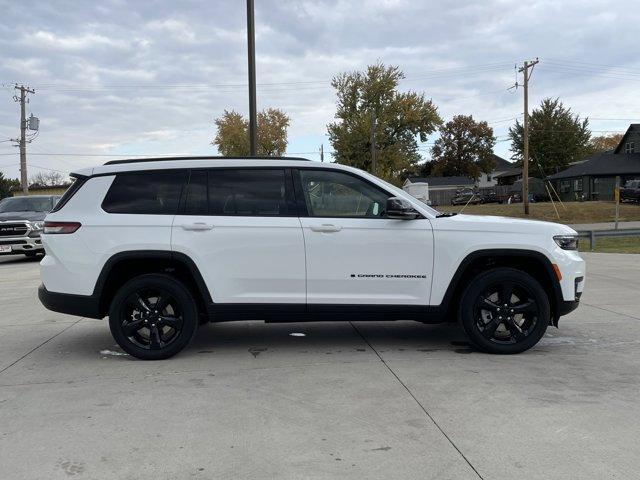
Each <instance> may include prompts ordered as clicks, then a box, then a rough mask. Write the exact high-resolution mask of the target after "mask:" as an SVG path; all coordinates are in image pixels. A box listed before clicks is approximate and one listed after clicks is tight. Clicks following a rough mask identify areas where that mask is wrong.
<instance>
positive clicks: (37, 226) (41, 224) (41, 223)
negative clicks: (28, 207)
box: [31, 222, 44, 230]
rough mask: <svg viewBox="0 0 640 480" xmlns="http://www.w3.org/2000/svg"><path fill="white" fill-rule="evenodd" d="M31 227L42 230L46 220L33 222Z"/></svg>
mask: <svg viewBox="0 0 640 480" xmlns="http://www.w3.org/2000/svg"><path fill="white" fill-rule="evenodd" d="M31 228H32V229H33V230H42V229H43V228H44V222H31Z"/></svg>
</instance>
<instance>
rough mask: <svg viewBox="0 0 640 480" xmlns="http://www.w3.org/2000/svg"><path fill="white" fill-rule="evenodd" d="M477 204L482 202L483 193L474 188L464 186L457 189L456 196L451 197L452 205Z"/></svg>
mask: <svg viewBox="0 0 640 480" xmlns="http://www.w3.org/2000/svg"><path fill="white" fill-rule="evenodd" d="M467 203H469V204H471V205H477V204H479V203H483V202H482V195H481V194H480V193H478V192H476V191H474V190H473V189H472V188H463V189H461V190H456V194H455V196H454V197H453V198H452V199H451V205H466V204H467Z"/></svg>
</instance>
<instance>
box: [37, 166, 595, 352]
mask: <svg viewBox="0 0 640 480" xmlns="http://www.w3.org/2000/svg"><path fill="white" fill-rule="evenodd" d="M73 176H74V177H75V179H76V180H75V183H74V184H73V186H72V187H71V188H70V190H69V191H68V192H67V194H66V195H65V197H63V198H62V200H61V201H60V202H59V204H58V205H57V207H56V209H55V211H54V212H52V213H51V214H49V215H48V216H47V218H46V222H45V225H44V234H43V236H42V238H43V241H44V246H45V250H46V252H47V254H46V256H45V257H44V259H43V260H42V262H41V273H42V280H43V285H42V286H41V287H40V289H39V296H40V299H41V301H42V303H43V304H44V305H45V306H46V307H47V308H49V309H51V310H54V311H58V312H63V313H69V314H73V315H79V316H85V317H91V318H103V317H105V316H108V317H109V326H110V328H111V332H112V334H113V336H114V338H115V340H116V341H117V342H118V344H119V345H120V346H121V347H122V349H123V350H125V351H126V352H128V353H130V354H131V355H134V356H136V357H138V358H142V359H160V358H167V357H170V356H172V355H174V354H176V353H178V352H179V351H180V350H182V349H183V348H185V347H186V346H187V345H188V344H189V342H190V341H191V340H192V338H193V337H194V335H196V331H197V326H198V323H199V322H205V321H213V322H220V321H225V320H242V319H255V320H265V321H268V322H285V321H301V320H399V319H402V320H417V321H420V322H424V323H437V322H449V321H456V320H457V321H459V322H460V324H461V325H462V327H463V328H464V331H465V332H466V333H467V335H468V336H469V338H470V340H471V341H472V342H473V344H474V345H476V346H477V348H479V349H481V350H483V351H486V352H493V353H517V352H522V351H524V350H527V349H529V348H531V347H532V346H534V345H535V344H536V343H537V342H538V341H539V340H540V338H542V336H543V335H544V333H545V331H546V329H547V326H548V325H549V324H554V325H557V322H558V318H559V317H560V316H562V315H565V314H566V313H568V312H570V311H572V310H573V309H575V308H576V307H577V305H578V300H579V298H580V294H581V292H582V290H583V287H584V275H585V264H584V261H583V260H582V259H581V258H580V256H579V254H578V252H577V243H578V239H577V236H576V232H575V231H573V230H572V229H570V228H569V227H566V226H564V225H559V224H555V223H546V222H538V221H529V220H518V219H512V218H509V219H507V218H498V217H488V216H471V215H451V214H440V213H438V212H437V211H436V210H433V209H432V208H430V207H428V206H427V205H425V204H424V203H422V202H420V201H418V200H416V199H415V198H413V197H411V196H410V195H409V194H407V193H405V192H404V191H402V190H401V189H398V188H396V187H394V186H392V185H390V184H388V183H386V182H384V181H382V180H380V179H378V178H376V177H375V176H373V175H370V174H368V173H366V172H363V171H360V170H357V169H354V168H350V167H346V166H341V165H336V164H331V163H315V162H310V161H308V160H304V159H287V158H253V159H229V158H211V157H206V158H200V157H197V158H182V159H178V158H173V159H147V160H127V161H113V162H108V163H107V164H105V165H103V166H99V167H95V168H90V169H87V170H82V171H79V172H78V173H76V174H74V175H73Z"/></svg>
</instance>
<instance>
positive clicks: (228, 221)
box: [172, 168, 306, 304]
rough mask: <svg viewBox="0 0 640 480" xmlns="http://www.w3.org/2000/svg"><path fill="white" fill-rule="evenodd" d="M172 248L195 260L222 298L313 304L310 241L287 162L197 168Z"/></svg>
mask: <svg viewBox="0 0 640 480" xmlns="http://www.w3.org/2000/svg"><path fill="white" fill-rule="evenodd" d="M172 248H173V250H174V251H177V252H182V253H184V254H186V255H188V256H189V257H191V258H192V259H193V260H194V262H195V263H196V265H197V266H198V268H199V269H200V273H201V274H202V276H203V278H204V280H205V283H206V284H207V287H208V289H209V292H210V293H211V296H212V299H213V301H214V303H221V304H223V303H228V304H229V303H242V304H246V303H253V304H260V303H264V304H278V303H284V304H287V303H296V304H304V303H305V300H306V297H305V295H306V291H305V263H304V256H305V252H304V239H303V236H302V229H301V227H300V222H299V220H298V218H297V212H296V209H295V203H294V195H293V186H292V181H291V176H290V172H288V171H287V170H286V169H284V168H212V169H208V170H207V169H203V170H193V171H191V174H190V181H189V185H188V187H187V192H186V195H185V196H184V205H183V206H182V211H181V212H180V213H179V214H178V215H177V216H176V217H175V219H174V222H173V229H172Z"/></svg>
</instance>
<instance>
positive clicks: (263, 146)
mask: <svg viewBox="0 0 640 480" xmlns="http://www.w3.org/2000/svg"><path fill="white" fill-rule="evenodd" d="M257 121H258V155H266V156H279V155H284V152H285V150H286V149H287V129H288V127H289V123H290V119H289V117H288V116H287V114H286V113H284V112H283V111H282V110H279V109H277V108H268V109H266V110H263V111H262V112H260V113H258V117H257ZM215 124H216V127H217V129H218V131H217V133H216V136H215V138H214V140H213V142H211V143H212V144H213V145H215V146H216V147H218V151H219V152H220V153H221V154H222V155H225V156H232V157H245V156H248V155H249V153H250V146H249V121H248V120H247V119H245V118H244V117H243V116H242V115H241V114H239V113H238V112H235V111H233V110H231V111H228V110H225V111H224V113H223V114H222V116H221V117H220V118H217V119H216V120H215Z"/></svg>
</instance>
